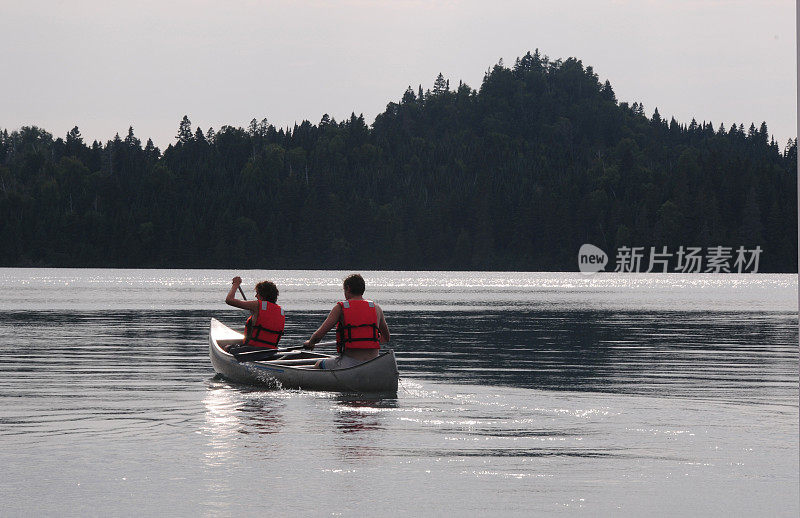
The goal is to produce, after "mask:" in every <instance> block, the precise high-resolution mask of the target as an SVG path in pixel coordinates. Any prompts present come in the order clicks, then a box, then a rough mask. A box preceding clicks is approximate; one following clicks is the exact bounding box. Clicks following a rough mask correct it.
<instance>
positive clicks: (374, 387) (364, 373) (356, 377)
mask: <svg viewBox="0 0 800 518" xmlns="http://www.w3.org/2000/svg"><path fill="white" fill-rule="evenodd" d="M242 338H243V336H242V334H241V333H239V332H237V331H234V330H233V329H231V328H229V327H228V326H226V325H225V324H223V323H222V322H220V321H218V320H217V319H215V318H212V319H211V326H210V329H209V333H208V341H209V355H210V357H211V364H212V365H213V366H214V370H215V371H216V372H217V373H219V374H220V375H222V376H223V377H224V378H226V379H228V380H230V381H234V382H236V383H243V384H248V385H263V386H267V387H271V388H291V389H305V390H323V391H332V392H359V393H368V394H373V393H397V382H398V371H397V362H396V360H395V357H394V351H392V350H388V351H386V352H383V353H381V354H380V355H379V356H378V357H376V358H373V359H372V360H369V361H366V362H364V363H361V364H358V365H355V366H353V367H348V368H346V369H334V370H323V369H315V368H313V364H314V363H316V361H318V360H321V359H325V358H332V356H330V355H327V354H321V353H315V352H312V351H290V352H286V353H282V354H279V355H278V356H276V357H275V358H274V359H270V360H266V361H247V362H240V361H239V360H237V359H236V358H235V357H234V356H233V355H232V354H230V353H228V352H227V351H226V350H225V347H227V346H228V345H231V344H234V343H240V342H241V340H242Z"/></svg>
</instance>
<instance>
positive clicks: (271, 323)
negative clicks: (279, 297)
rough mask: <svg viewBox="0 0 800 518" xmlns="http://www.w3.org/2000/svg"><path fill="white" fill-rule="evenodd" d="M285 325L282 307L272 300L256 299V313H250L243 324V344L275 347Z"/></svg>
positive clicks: (268, 347)
mask: <svg viewBox="0 0 800 518" xmlns="http://www.w3.org/2000/svg"><path fill="white" fill-rule="evenodd" d="M254 316H255V319H254V318H253V317H254ZM285 325H286V317H285V316H284V314H283V308H281V307H280V306H279V305H277V304H274V303H272V302H267V301H266V300H261V299H258V310H257V311H256V314H255V315H251V316H250V318H248V319H247V323H245V326H244V329H245V330H244V344H243V345H249V346H252V347H265V348H267V349H277V348H278V342H279V341H280V339H281V336H283V328H284V326H285Z"/></svg>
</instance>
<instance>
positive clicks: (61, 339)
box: [0, 269, 800, 516]
mask: <svg viewBox="0 0 800 518" xmlns="http://www.w3.org/2000/svg"><path fill="white" fill-rule="evenodd" d="M237 273H238V274H240V275H242V276H243V277H245V286H250V287H249V288H247V289H245V291H246V293H247V292H248V291H250V292H252V285H253V284H254V283H255V282H256V281H257V280H261V279H263V278H271V279H273V280H275V281H276V283H277V284H278V286H279V289H280V290H281V296H280V299H279V302H281V303H282V304H283V305H284V306H285V307H286V308H287V328H286V334H285V336H284V338H283V341H282V344H287V345H292V344H298V343H300V342H301V341H302V340H304V339H305V338H307V337H308V336H309V335H310V333H311V332H312V331H313V330H314V329H315V328H316V326H318V325H319V323H320V322H321V321H322V319H323V318H324V317H325V315H326V313H327V311H328V310H330V308H331V307H332V305H333V304H334V302H335V301H336V300H338V299H339V298H340V297H341V291H340V285H341V280H342V278H343V277H344V276H345V275H346V274H347V273H349V272H320V271H310V272H302V271H281V272H270V271H258V272H232V271H222V270H65V269H57V270H49V269H48V270H37V269H0V308H2V310H3V311H2V312H0V344H2V347H3V351H4V352H5V354H4V355H3V356H2V358H3V360H2V361H0V372H1V373H2V376H0V438H1V439H0V440H2V444H3V448H2V449H0V463H2V465H3V466H4V475H3V477H2V478H0V498H2V500H3V502H4V513H5V514H8V515H9V516H18V515H58V516H85V515H96V514H98V513H102V514H108V515H131V514H140V515H156V514H158V515H208V516H232V515H237V516H238V515H242V516H254V515H259V516H261V515H271V514H282V513H284V514H288V515H313V516H321V515H326V516H327V515H343V516H351V515H356V516H364V515H374V514H378V513H381V514H387V510H389V511H388V512H389V514H398V515H409V516H411V515H414V516H416V515H421V514H422V515H425V514H431V515H443V514H447V515H468V516H474V515H502V516H531V515H540V514H548V515H549V514H565V515H571V514H574V513H575V512H576V511H578V512H581V511H582V512H585V513H588V514H590V515H592V516H619V515H627V516H639V515H653V514H655V515H665V514H666V515H672V516H681V515H691V516H730V515H742V516H750V515H769V516H796V515H797V513H798V500H799V499H800V494H798V493H799V492H800V491H799V490H798V486H799V484H798V473H797V465H798V462H799V461H800V460H799V459H798V449H797V437H798V408H797V401H798V375H797V364H798V354H797V352H798V351H797V342H798V332H797V315H796V310H797V283H796V278H795V277H794V276H788V275H783V276H782V275H763V276H762V275H758V276H755V275H751V276H746V275H741V276H740V275H697V276H692V275H683V276H682V275H597V276H593V277H583V276H581V275H579V274H561V273H514V272H511V273H483V272H463V273H459V272H418V273H417V272H364V275H365V278H366V279H367V283H368V293H367V295H368V296H370V297H374V299H375V300H376V301H378V302H379V303H380V304H381V305H382V306H383V307H384V309H385V311H386V315H387V319H388V322H389V326H390V328H391V331H392V341H391V346H392V348H394V349H395V352H396V355H397V358H398V367H399V370H400V373H401V379H400V389H399V391H398V394H397V397H387V398H378V399H370V398H365V397H363V396H358V395H352V394H351V395H347V394H335V393H322V392H309V391H298V390H262V389H259V388H254V387H246V386H238V385H235V384H231V383H229V382H227V381H225V380H224V379H220V378H218V377H216V376H215V374H214V371H213V369H212V367H211V364H210V361H209V357H208V348H207V333H208V326H209V321H210V319H211V318H212V317H215V318H218V319H220V320H221V321H223V322H225V323H226V324H228V325H230V326H232V327H237V326H238V327H241V325H242V323H243V321H244V318H245V315H244V314H243V313H242V312H240V311H238V310H234V309H229V308H228V307H226V306H225V304H224V302H223V300H224V297H225V294H226V293H227V290H228V288H229V287H230V279H231V278H232V277H233V276H234V275H236V274H237ZM248 295H249V293H248ZM358 487H365V488H369V490H368V491H367V492H359V491H353V490H352V488H358ZM265 488H266V489H265ZM309 495H311V497H310V496H309Z"/></svg>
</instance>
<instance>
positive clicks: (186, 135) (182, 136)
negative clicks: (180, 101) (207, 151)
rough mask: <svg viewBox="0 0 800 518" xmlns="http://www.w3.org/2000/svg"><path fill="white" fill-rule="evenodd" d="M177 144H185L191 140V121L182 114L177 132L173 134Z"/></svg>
mask: <svg viewBox="0 0 800 518" xmlns="http://www.w3.org/2000/svg"><path fill="white" fill-rule="evenodd" d="M175 138H176V139H178V143H179V144H186V143H187V142H191V141H192V122H191V121H190V120H189V116H188V115H184V116H183V119H181V123H180V125H179V126H178V134H177V135H176V136H175Z"/></svg>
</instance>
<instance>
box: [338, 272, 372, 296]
mask: <svg viewBox="0 0 800 518" xmlns="http://www.w3.org/2000/svg"><path fill="white" fill-rule="evenodd" d="M342 286H343V287H347V288H350V293H352V294H353V295H357V296H359V297H360V296H361V295H363V294H364V290H366V289H367V285H366V284H365V283H364V277H362V276H360V275H359V274H357V273H354V274H352V275H348V276H347V278H346V279H345V280H344V283H342Z"/></svg>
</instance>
